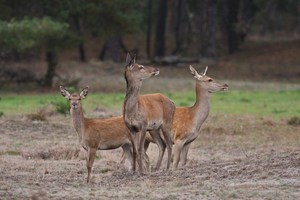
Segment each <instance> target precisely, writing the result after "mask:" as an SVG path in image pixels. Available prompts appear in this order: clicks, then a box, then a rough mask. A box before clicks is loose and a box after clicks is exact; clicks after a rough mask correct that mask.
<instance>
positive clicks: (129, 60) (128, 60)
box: [126, 52, 135, 69]
mask: <svg viewBox="0 0 300 200" xmlns="http://www.w3.org/2000/svg"><path fill="white" fill-rule="evenodd" d="M134 64H135V55H131V54H130V53H129V52H128V53H127V56H126V68H129V69H132V67H133V65H134Z"/></svg>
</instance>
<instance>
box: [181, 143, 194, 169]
mask: <svg viewBox="0 0 300 200" xmlns="http://www.w3.org/2000/svg"><path fill="white" fill-rule="evenodd" d="M190 146H191V143H189V144H185V145H184V146H183V148H182V152H181V155H180V163H181V165H182V166H185V165H186V162H187V154H188V151H189V149H190Z"/></svg>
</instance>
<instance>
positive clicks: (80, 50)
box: [73, 15, 86, 62]
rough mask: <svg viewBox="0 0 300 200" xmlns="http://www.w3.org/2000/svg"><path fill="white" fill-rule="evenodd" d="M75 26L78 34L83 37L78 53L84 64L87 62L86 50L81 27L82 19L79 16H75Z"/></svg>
mask: <svg viewBox="0 0 300 200" xmlns="http://www.w3.org/2000/svg"><path fill="white" fill-rule="evenodd" d="M73 21H74V26H75V29H76V31H77V34H78V35H79V36H80V37H81V38H80V42H79V44H78V53H79V59H80V61H82V62H85V61H86V57H85V50H84V42H83V34H82V30H81V26H80V18H79V16H78V15H75V16H73Z"/></svg>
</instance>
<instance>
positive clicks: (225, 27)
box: [221, 0, 240, 54]
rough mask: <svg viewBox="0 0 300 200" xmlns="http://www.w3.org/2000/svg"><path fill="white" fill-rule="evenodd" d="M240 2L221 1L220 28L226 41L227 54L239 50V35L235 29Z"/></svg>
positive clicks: (235, 0) (231, 0) (232, 0)
mask: <svg viewBox="0 0 300 200" xmlns="http://www.w3.org/2000/svg"><path fill="white" fill-rule="evenodd" d="M239 3H240V0H223V1H221V11H222V12H221V27H222V31H223V34H224V36H225V38H226V40H227V46H228V52H229V53H230V54H231V53H235V52H237V51H238V50H239V45H240V37H239V36H240V34H239V32H238V29H237V25H238V14H239Z"/></svg>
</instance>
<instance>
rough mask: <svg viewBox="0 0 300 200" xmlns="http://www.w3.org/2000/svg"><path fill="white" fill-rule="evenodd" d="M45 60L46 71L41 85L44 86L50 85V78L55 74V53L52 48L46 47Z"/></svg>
mask: <svg viewBox="0 0 300 200" xmlns="http://www.w3.org/2000/svg"><path fill="white" fill-rule="evenodd" d="M46 61H47V63H48V68H47V73H46V76H45V78H44V82H43V85H44V86H45V87H52V80H53V77H54V76H55V70H56V66H57V54H56V51H55V50H54V49H52V48H48V50H47V52H46Z"/></svg>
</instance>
